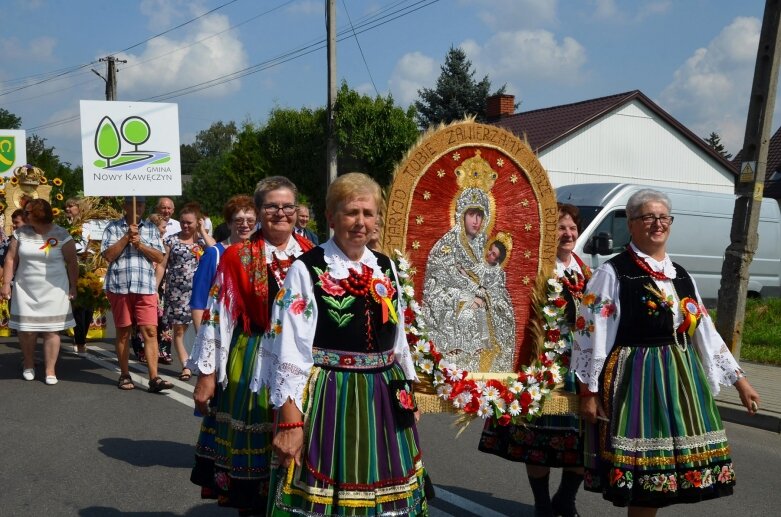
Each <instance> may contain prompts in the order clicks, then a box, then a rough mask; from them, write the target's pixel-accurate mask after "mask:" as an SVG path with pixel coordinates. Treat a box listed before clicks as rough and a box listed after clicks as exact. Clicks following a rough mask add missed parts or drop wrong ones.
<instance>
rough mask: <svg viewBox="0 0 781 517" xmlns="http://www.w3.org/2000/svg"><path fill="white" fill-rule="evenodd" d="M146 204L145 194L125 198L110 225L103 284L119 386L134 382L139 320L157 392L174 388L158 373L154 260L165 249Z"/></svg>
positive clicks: (152, 389)
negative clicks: (133, 338)
mask: <svg viewBox="0 0 781 517" xmlns="http://www.w3.org/2000/svg"><path fill="white" fill-rule="evenodd" d="M134 201H135V209H134V206H133V202H134ZM144 208H145V200H144V198H143V197H139V196H134V197H130V196H128V197H125V202H124V211H125V216H124V217H123V218H122V219H117V220H116V221H112V222H111V223H109V225H108V226H107V227H106V230H105V231H104V232H103V242H102V244H101V249H100V252H101V254H102V255H103V257H104V258H105V259H106V261H108V263H109V266H108V271H107V272H106V283H105V289H106V296H107V297H108V300H109V302H110V303H111V313H112V315H113V317H114V326H115V327H116V329H117V339H116V349H117V360H118V361H119V368H120V370H121V374H120V376H119V382H118V383H117V387H118V388H119V389H121V390H132V389H133V388H134V387H135V386H134V385H133V380H132V379H131V377H130V372H129V369H128V361H129V356H130V349H129V348H128V344H129V342H130V334H131V332H132V330H133V324H136V325H137V326H138V329H139V330H140V332H141V334H142V335H143V337H144V348H145V350H146V358H147V365H148V367H149V391H150V392H152V393H156V392H158V391H161V390H164V389H170V388H173V384H171V383H170V382H168V381H165V380H163V379H162V378H161V377H159V376H158V374H157V352H158V349H157V288H156V282H155V269H154V264H155V263H160V262H161V261H162V260H163V257H164V255H165V248H163V243H162V241H161V240H160V232H159V231H158V229H157V226H155V225H154V224H152V223H151V222H149V221H147V220H145V219H142V215H143V213H144ZM134 215H135V220H133V216H134Z"/></svg>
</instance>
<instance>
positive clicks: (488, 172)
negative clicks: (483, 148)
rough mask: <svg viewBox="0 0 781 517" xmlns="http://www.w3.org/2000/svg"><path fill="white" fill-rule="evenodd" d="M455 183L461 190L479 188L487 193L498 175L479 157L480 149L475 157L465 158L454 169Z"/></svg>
mask: <svg viewBox="0 0 781 517" xmlns="http://www.w3.org/2000/svg"><path fill="white" fill-rule="evenodd" d="M455 172H456V183H458V186H459V187H460V188H461V189H467V188H479V189H481V190H484V191H486V192H487V191H489V190H491V189H492V188H493V186H494V183H496V179H497V178H498V177H499V173H498V172H496V171H495V170H493V169H492V168H491V166H490V165H489V164H488V162H487V161H485V160H484V159H483V158H482V156H480V149H478V150H477V151H475V155H474V156H473V157H471V158H467V159H466V160H464V162H463V163H462V164H461V165H460V166H459V167H456V171H455Z"/></svg>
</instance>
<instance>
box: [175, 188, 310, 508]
mask: <svg viewBox="0 0 781 517" xmlns="http://www.w3.org/2000/svg"><path fill="white" fill-rule="evenodd" d="M296 194H297V190H296V186H295V185H294V184H293V183H292V182H291V181H290V180H288V179H287V178H284V177H282V176H272V177H268V178H265V179H263V180H261V181H260V182H259V183H258V186H257V188H256V190H255V205H256V211H257V213H258V214H259V215H260V217H261V230H260V231H258V232H256V233H255V235H254V236H253V237H252V238H251V239H249V240H246V241H244V242H241V243H237V244H233V245H232V246H230V247H229V248H228V249H226V250H225V252H224V253H223V255H222V258H221V260H220V265H219V267H218V269H217V274H216V275H215V279H214V284H213V286H212V290H211V300H210V301H209V304H208V306H207V309H206V311H205V312H204V317H203V321H202V324H201V328H200V331H199V333H198V338H197V339H196V342H195V345H194V347H193V352H192V354H191V356H190V359H189V360H188V363H187V364H188V367H189V368H190V369H191V370H193V371H194V372H197V373H198V383H197V384H196V387H195V392H194V393H193V398H194V399H195V404H196V407H197V409H198V410H199V411H200V412H201V413H202V414H204V415H205V416H204V418H203V423H202V424H201V432H200V435H199V437H198V443H197V444H196V448H195V467H194V468H193V471H192V474H191V476H190V479H191V480H192V482H193V483H195V484H197V485H200V486H201V487H202V491H201V496H202V497H203V498H210V499H213V498H217V500H218V502H219V504H220V505H222V506H230V507H234V508H238V509H239V512H240V514H242V515H264V514H265V511H266V498H267V493H268V478H269V459H270V456H271V454H270V453H271V439H272V434H271V431H272V428H273V412H272V410H271V408H270V407H269V405H268V392H267V391H265V390H262V391H260V392H259V393H253V392H251V391H250V389H249V384H250V380H251V376H252V373H253V371H254V368H255V358H256V356H257V351H258V348H259V346H258V344H259V342H260V339H261V337H262V336H263V333H264V332H265V331H266V330H268V328H269V315H270V313H271V306H272V301H273V300H274V298H275V297H276V294H277V292H278V291H279V289H280V288H281V287H282V284H283V282H284V280H285V275H286V274H287V271H288V268H289V267H290V264H292V262H293V261H294V260H295V259H296V257H298V256H299V255H301V254H302V253H303V252H305V251H307V250H309V249H310V248H311V247H312V243H311V242H309V241H308V240H306V239H305V238H303V237H298V236H295V235H293V225H294V222H295V217H296V216H295V213H296V204H295V203H296Z"/></svg>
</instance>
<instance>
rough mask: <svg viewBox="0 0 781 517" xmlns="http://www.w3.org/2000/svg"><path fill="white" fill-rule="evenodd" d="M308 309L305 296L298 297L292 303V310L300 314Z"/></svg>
mask: <svg viewBox="0 0 781 517" xmlns="http://www.w3.org/2000/svg"><path fill="white" fill-rule="evenodd" d="M305 310H306V300H305V299H304V298H298V299H297V300H295V301H294V302H293V303H291V304H290V312H291V313H293V314H295V315H299V314H301V313H302V312H304V311H305Z"/></svg>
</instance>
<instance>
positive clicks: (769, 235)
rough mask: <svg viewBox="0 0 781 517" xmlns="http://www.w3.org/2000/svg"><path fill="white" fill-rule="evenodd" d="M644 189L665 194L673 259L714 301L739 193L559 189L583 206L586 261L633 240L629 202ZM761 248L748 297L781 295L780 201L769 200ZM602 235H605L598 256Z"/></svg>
mask: <svg viewBox="0 0 781 517" xmlns="http://www.w3.org/2000/svg"><path fill="white" fill-rule="evenodd" d="M643 188H652V189H655V190H658V191H661V192H664V193H665V194H667V195H668V196H669V197H670V201H672V205H673V206H672V215H674V216H675V222H674V223H673V226H672V231H671V233H670V240H669V241H668V242H667V251H668V253H669V254H670V257H671V258H672V260H673V261H674V262H677V263H678V264H680V265H682V266H683V267H684V268H686V270H687V271H688V272H689V273H690V274H691V275H692V276H693V277H694V279H695V280H696V282H697V288H698V289H699V290H700V295H701V296H702V298H703V300H705V302H706V303H708V304H711V303H713V302H715V300H716V297H717V295H718V291H719V286H720V284H721V266H722V264H723V262H724V251H725V250H726V249H727V246H728V245H729V243H730V230H731V228H732V213H733V211H734V209H735V196H734V195H732V194H719V193H714V192H699V191H694V190H683V189H675V188H664V187H658V186H646V185H632V184H627V183H591V184H582V185H566V186H563V187H559V188H557V189H556V197H557V199H558V201H559V202H561V203H570V204H572V205H575V206H577V207H578V208H579V209H580V216H581V219H582V221H581V226H582V228H581V233H580V237H579V238H578V242H577V245H576V247H575V253H577V254H578V255H579V256H580V257H581V258H582V259H583V261H584V262H585V263H586V264H588V265H590V266H592V267H597V266H599V265H600V264H602V263H603V262H605V261H606V260H608V259H609V258H611V257H613V256H614V255H616V254H617V253H620V252H621V251H623V250H624V248H625V247H626V245H627V243H628V242H629V230H628V228H627V218H626V202H627V201H628V200H629V197H630V196H631V195H632V194H634V193H635V192H637V191H638V190H640V189H643ZM758 231H759V246H758V248H757V252H756V254H755V255H754V260H753V261H752V263H751V268H750V269H749V274H750V278H749V285H748V291H749V296H753V297H768V296H781V214H780V211H779V203H778V201H776V200H774V199H765V200H763V202H762V209H761V211H760V216H759V228H758ZM598 237H601V243H602V246H601V248H602V251H603V252H607V251H608V250H609V251H610V252H609V253H607V254H604V255H600V254H598V253H597V250H598V249H599V248H600V246H599V244H600V243H599V241H598V239H597V238H598Z"/></svg>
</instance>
